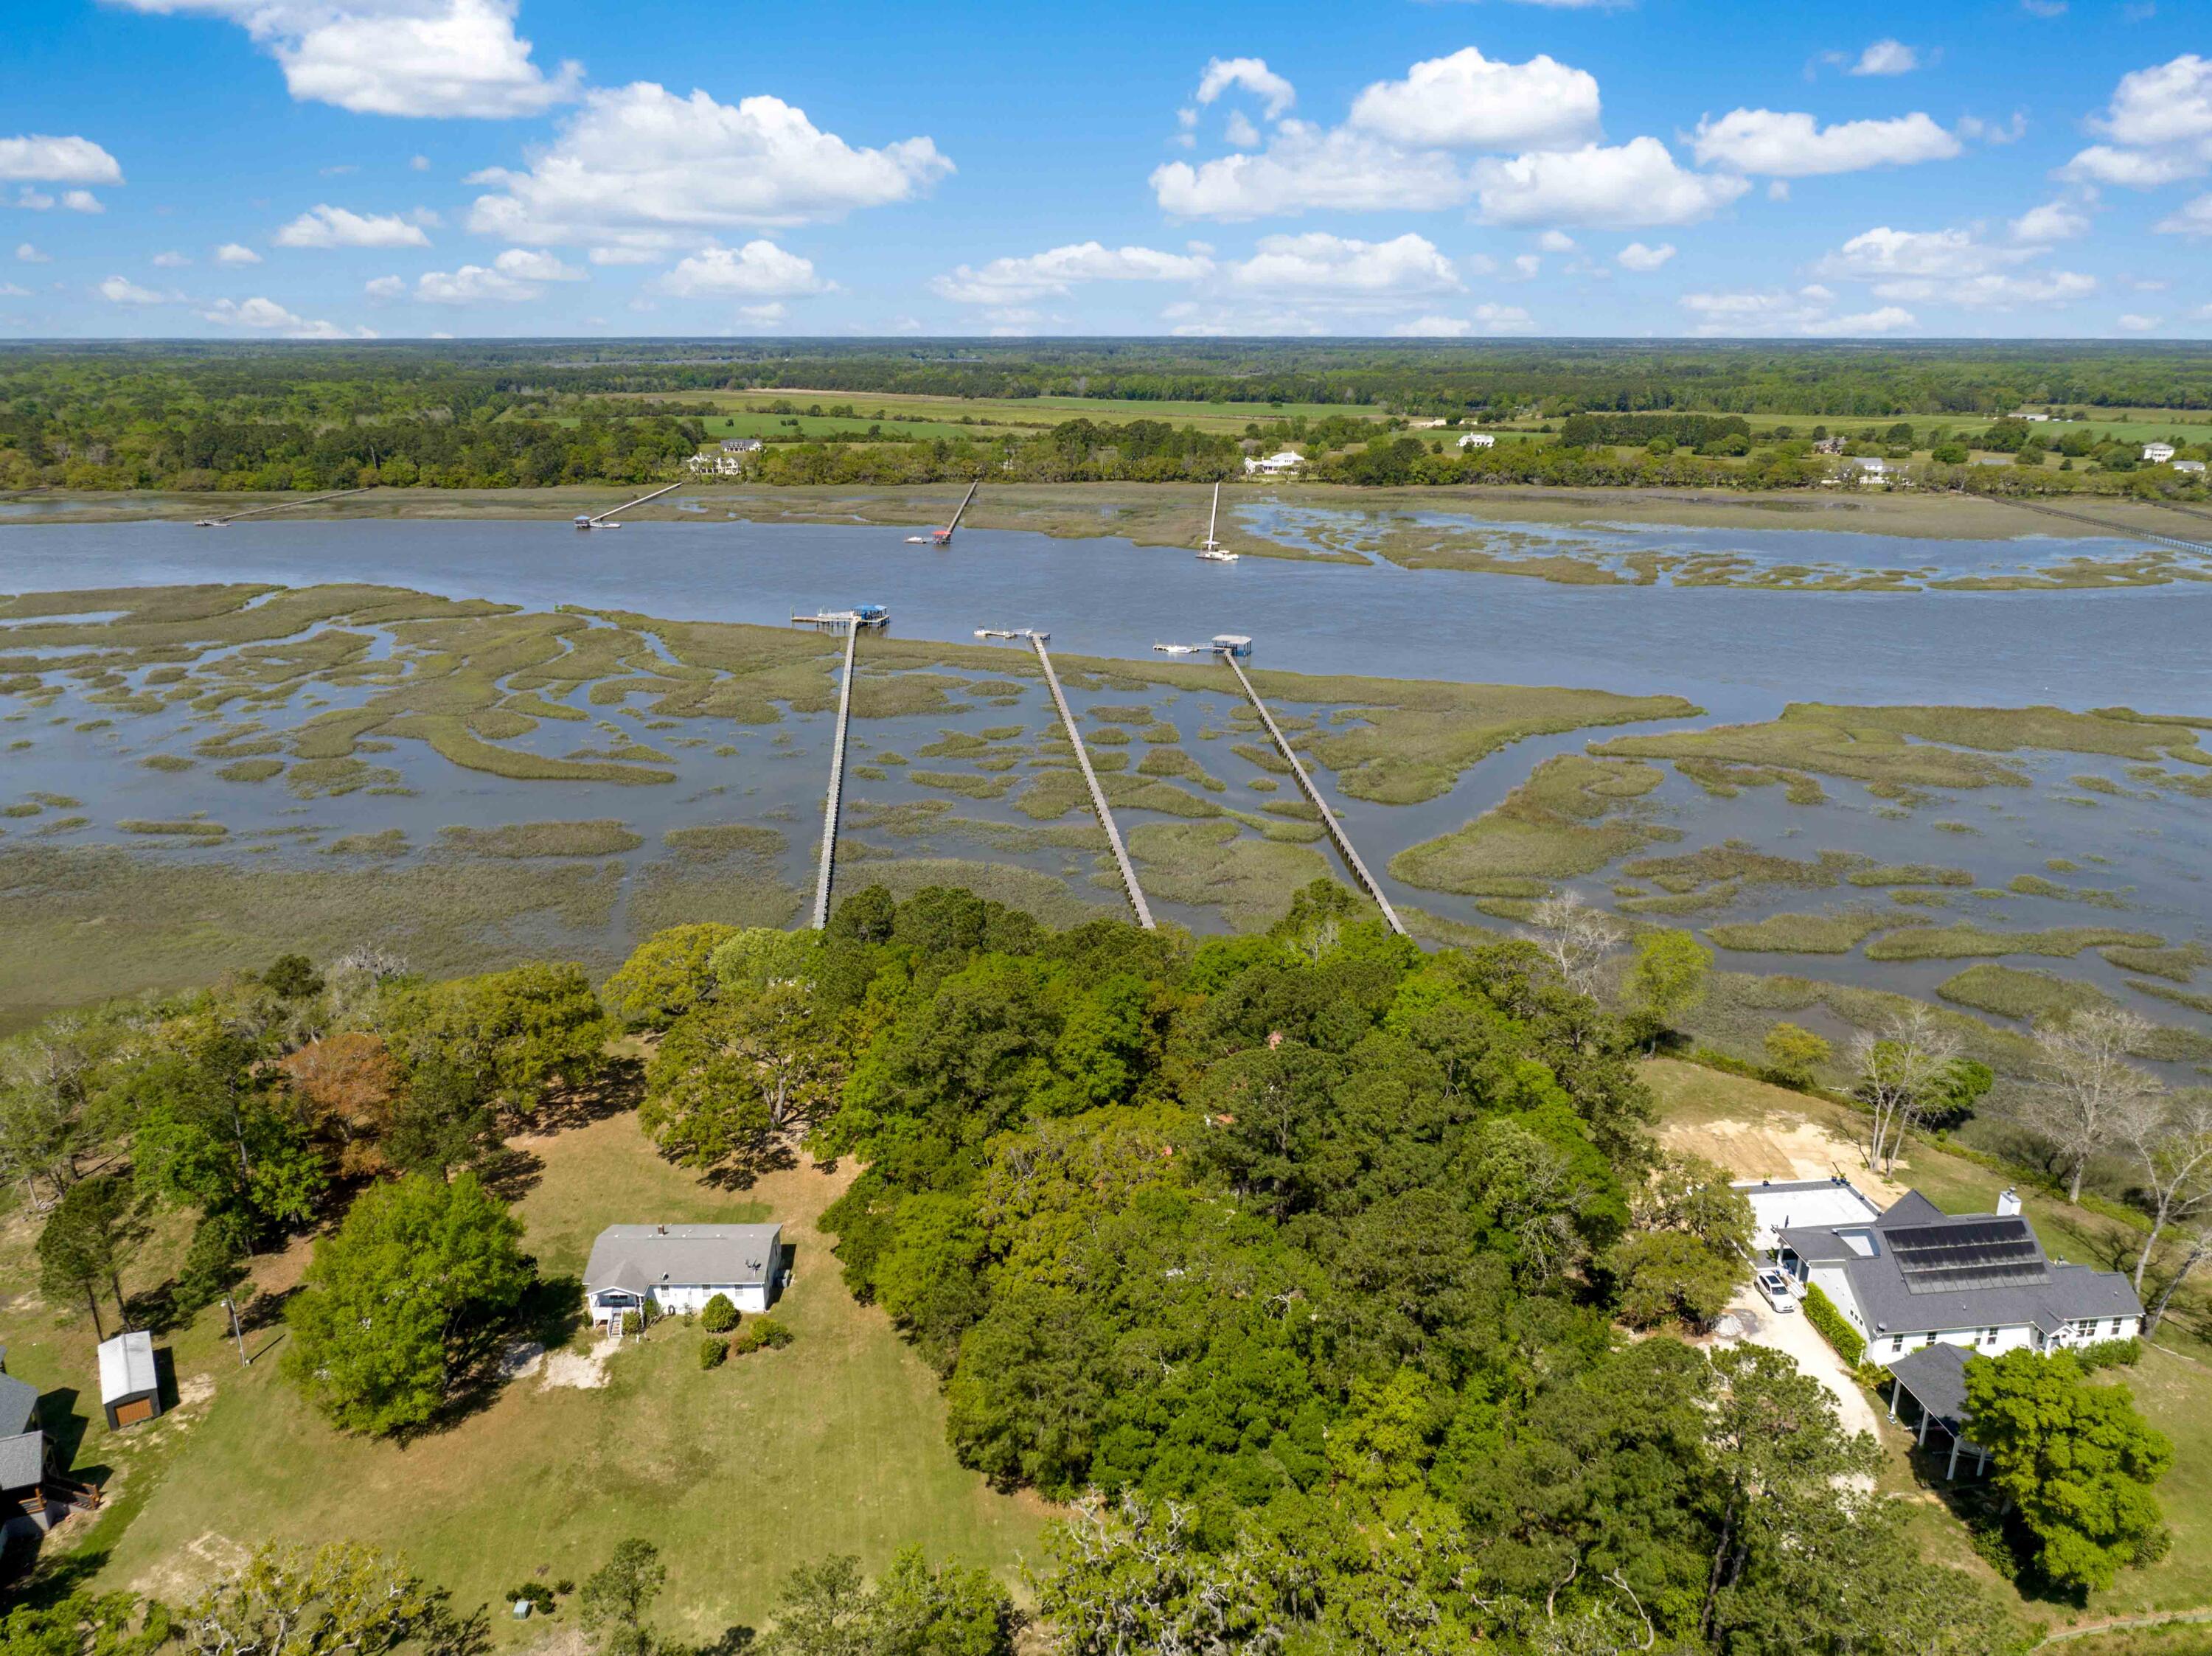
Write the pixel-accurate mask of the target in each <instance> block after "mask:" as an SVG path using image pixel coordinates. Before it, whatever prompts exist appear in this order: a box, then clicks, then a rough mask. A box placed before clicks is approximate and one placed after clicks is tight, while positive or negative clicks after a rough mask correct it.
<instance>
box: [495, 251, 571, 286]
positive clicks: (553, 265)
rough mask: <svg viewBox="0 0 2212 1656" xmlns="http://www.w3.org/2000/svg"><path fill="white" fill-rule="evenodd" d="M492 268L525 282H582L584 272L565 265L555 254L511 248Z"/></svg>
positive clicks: (496, 259) (502, 254)
mask: <svg viewBox="0 0 2212 1656" xmlns="http://www.w3.org/2000/svg"><path fill="white" fill-rule="evenodd" d="M492 268H493V269H494V270H498V271H499V272H500V273H501V275H503V276H513V277H515V278H517V279H518V280H520V281H523V282H581V281H583V280H585V274H584V272H583V271H581V270H578V269H577V268H576V267H575V266H574V265H573V264H562V262H561V261H560V259H559V258H556V257H555V256H554V255H553V254H551V253H549V252H544V250H543V249H540V248H532V247H510V248H508V249H507V251H506V252H503V253H501V255H500V256H499V257H498V258H495V259H494V260H492Z"/></svg>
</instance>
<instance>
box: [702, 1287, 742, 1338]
mask: <svg viewBox="0 0 2212 1656" xmlns="http://www.w3.org/2000/svg"><path fill="white" fill-rule="evenodd" d="M737 1325H738V1308H737V1307H735V1306H733V1305H732V1304H731V1303H730V1296H729V1295H726V1294H717V1295H715V1296H714V1298H713V1299H711V1300H709V1301H707V1303H706V1306H705V1307H704V1308H703V1309H702V1310H701V1312H700V1313H699V1326H700V1327H702V1328H703V1329H705V1330H706V1331H708V1333H709V1334H726V1333H728V1332H729V1331H731V1330H732V1329H733V1328H735V1327H736V1326H737Z"/></svg>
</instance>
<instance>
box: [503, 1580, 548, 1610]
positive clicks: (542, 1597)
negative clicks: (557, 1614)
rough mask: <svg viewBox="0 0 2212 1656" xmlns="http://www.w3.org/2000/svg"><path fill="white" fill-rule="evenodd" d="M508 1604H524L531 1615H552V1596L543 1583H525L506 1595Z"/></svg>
mask: <svg viewBox="0 0 2212 1656" xmlns="http://www.w3.org/2000/svg"><path fill="white" fill-rule="evenodd" d="M507 1603H508V1604H528V1605H529V1606H530V1608H531V1611H532V1613H533V1614H535V1615H538V1616H550V1615H551V1614H552V1613H553V1594H552V1592H550V1590H549V1589H548V1588H547V1587H546V1586H545V1584H544V1582H543V1581H526V1582H524V1583H523V1584H522V1585H521V1586H519V1587H517V1588H515V1589H514V1590H513V1592H509V1593H508V1594H507Z"/></svg>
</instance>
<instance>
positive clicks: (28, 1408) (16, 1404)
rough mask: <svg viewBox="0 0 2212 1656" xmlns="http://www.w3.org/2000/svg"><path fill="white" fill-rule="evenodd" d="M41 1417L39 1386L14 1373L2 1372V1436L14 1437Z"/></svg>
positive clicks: (0, 1405) (0, 1393)
mask: <svg viewBox="0 0 2212 1656" xmlns="http://www.w3.org/2000/svg"><path fill="white" fill-rule="evenodd" d="M38 1417H39V1388H38V1387H37V1386H33V1385H32V1384H31V1383H30V1382H29V1381H28V1380H17V1379H16V1378H15V1376H14V1375H13V1374H0V1437H13V1436H15V1434H16V1433H18V1432H21V1431H24V1430H26V1429H28V1428H29V1427H30V1426H31V1424H32V1423H33V1422H35V1421H36V1420H37V1419H38Z"/></svg>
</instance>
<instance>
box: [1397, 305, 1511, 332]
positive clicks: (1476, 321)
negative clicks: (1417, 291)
mask: <svg viewBox="0 0 2212 1656" xmlns="http://www.w3.org/2000/svg"><path fill="white" fill-rule="evenodd" d="M1534 320H1535V318H1533V317H1531V316H1530V315H1529V314H1528V312H1526V311H1524V310H1522V308H1521V307H1520V306H1518V305H1478V306H1475V307H1474V315H1473V316H1472V317H1471V318H1470V317H1460V316H1423V317H1416V318H1414V319H1413V321H1411V322H1401V323H1400V324H1398V325H1397V326H1395V328H1393V329H1391V330H1390V331H1391V332H1392V333H1393V334H1395V335H1396V336H1397V337H1400V338H1401V339H1463V338H1465V337H1467V336H1468V334H1471V333H1476V332H1481V333H1525V332H1526V331H1528V329H1529V327H1530V326H1531V325H1534Z"/></svg>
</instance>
